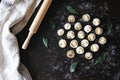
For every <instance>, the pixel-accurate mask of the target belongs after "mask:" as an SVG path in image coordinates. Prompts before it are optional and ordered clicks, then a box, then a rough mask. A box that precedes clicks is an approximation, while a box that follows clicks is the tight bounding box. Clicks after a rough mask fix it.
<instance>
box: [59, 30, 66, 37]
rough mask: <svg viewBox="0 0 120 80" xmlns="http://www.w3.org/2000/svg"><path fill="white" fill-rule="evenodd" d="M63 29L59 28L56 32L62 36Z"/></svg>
mask: <svg viewBox="0 0 120 80" xmlns="http://www.w3.org/2000/svg"><path fill="white" fill-rule="evenodd" d="M64 32H65V31H64V29H59V30H58V31H57V34H58V36H62V35H63V34H64Z"/></svg>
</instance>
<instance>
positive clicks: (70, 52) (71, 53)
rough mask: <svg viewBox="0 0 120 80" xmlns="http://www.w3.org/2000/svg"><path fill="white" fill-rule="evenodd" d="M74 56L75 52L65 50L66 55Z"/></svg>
mask: <svg viewBox="0 0 120 80" xmlns="http://www.w3.org/2000/svg"><path fill="white" fill-rule="evenodd" d="M74 56H75V52H74V51H73V50H69V51H67V57H68V58H74Z"/></svg>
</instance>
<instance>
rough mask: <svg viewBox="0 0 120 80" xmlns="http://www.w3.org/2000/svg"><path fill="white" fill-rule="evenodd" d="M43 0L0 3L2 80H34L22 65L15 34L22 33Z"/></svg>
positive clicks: (0, 68) (0, 65) (0, 79)
mask: <svg viewBox="0 0 120 80" xmlns="http://www.w3.org/2000/svg"><path fill="white" fill-rule="evenodd" d="M40 2H41V0H1V2H0V80H32V78H31V76H30V74H29V72H28V71H27V69H26V68H25V66H23V65H22V64H21V63H20V57H19V47H18V43H17V39H16V37H15V34H17V33H18V32H20V31H21V30H22V29H23V28H24V27H25V25H26V24H27V22H28V20H29V19H30V17H31V15H32V13H33V12H34V10H35V8H36V7H37V6H38V4H39V3H40Z"/></svg>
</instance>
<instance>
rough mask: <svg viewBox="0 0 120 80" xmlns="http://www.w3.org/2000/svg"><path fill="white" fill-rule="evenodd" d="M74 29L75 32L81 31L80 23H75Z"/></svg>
mask: <svg viewBox="0 0 120 80" xmlns="http://www.w3.org/2000/svg"><path fill="white" fill-rule="evenodd" d="M74 28H75V30H81V29H82V25H81V23H80V22H77V23H75V25H74Z"/></svg>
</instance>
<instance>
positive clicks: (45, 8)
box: [22, 0, 52, 49]
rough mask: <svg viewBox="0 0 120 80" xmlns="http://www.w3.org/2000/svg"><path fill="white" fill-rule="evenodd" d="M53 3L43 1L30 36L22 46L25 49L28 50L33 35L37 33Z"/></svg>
mask: <svg viewBox="0 0 120 80" xmlns="http://www.w3.org/2000/svg"><path fill="white" fill-rule="evenodd" d="M51 3H52V0H44V1H43V3H42V5H41V7H40V9H39V11H38V13H37V15H36V17H35V19H34V21H33V23H32V25H31V27H30V28H29V34H28V36H27V38H26V40H25V42H24V43H23V46H22V48H23V49H26V48H27V47H28V45H29V42H30V40H31V38H32V36H33V34H35V33H36V32H37V30H38V28H39V26H40V24H41V22H42V20H43V18H44V17H45V14H46V13H47V11H48V8H49V7H50V5H51Z"/></svg>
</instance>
